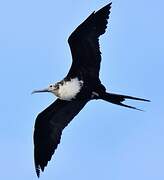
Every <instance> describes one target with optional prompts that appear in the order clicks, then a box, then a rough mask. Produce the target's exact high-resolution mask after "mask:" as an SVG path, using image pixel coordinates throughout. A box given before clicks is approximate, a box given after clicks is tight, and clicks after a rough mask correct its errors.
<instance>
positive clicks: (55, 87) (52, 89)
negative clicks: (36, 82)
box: [32, 83, 59, 96]
mask: <svg viewBox="0 0 164 180" xmlns="http://www.w3.org/2000/svg"><path fill="white" fill-rule="evenodd" d="M41 92H51V93H53V94H54V95H56V96H58V92H59V83H56V84H50V85H49V86H48V88H45V89H41V90H35V91H33V92H32V94H34V93H41Z"/></svg>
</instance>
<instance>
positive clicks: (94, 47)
mask: <svg viewBox="0 0 164 180" xmlns="http://www.w3.org/2000/svg"><path fill="white" fill-rule="evenodd" d="M111 4H112V3H109V4H107V5H106V6H104V7H103V8H101V9H100V10H98V11H97V12H93V13H92V14H91V15H90V16H89V17H88V18H87V19H86V20H85V21H84V22H83V23H82V24H80V25H79V26H78V27H77V28H76V29H75V31H74V32H73V33H72V34H71V35H70V37H69V38H68V43H69V46H70V49H71V53H72V65H71V68H70V70H69V72H68V74H67V75H66V77H65V78H64V79H63V80H61V81H60V82H57V83H56V84H52V85H50V86H49V87H48V88H46V89H43V90H36V91H33V93H40V92H51V93H52V94H54V95H56V96H57V100H56V101H55V102H53V103H52V104H51V105H50V106H49V107H47V108H46V109H45V110H44V111H42V112H41V113H40V114H39V115H38V116H37V118H36V122H35V127H34V161H35V169H36V173H37V176H38V177H39V176H40V171H44V169H45V167H46V166H47V164H48V161H50V160H51V157H52V155H53V154H54V152H55V150H56V148H57V146H58V144H59V143H60V139H61V135H62V131H63V129H64V128H65V127H66V126H67V125H68V124H69V122H70V121H71V120H72V119H73V118H74V117H75V116H76V115H77V114H78V113H79V112H80V111H81V110H82V108H83V107H84V106H85V105H86V104H87V103H88V102H89V101H90V100H95V99H101V100H105V101H107V102H110V103H113V104H117V105H120V106H124V107H127V108H131V109H136V110H140V109H137V108H135V107H133V106H129V105H126V104H123V101H124V100H126V99H132V100H140V101H149V100H146V99H142V98H137V97H132V96H127V95H120V94H114V93H108V92H106V88H105V87H104V85H103V84H102V83H101V81H100V78H99V71H100V63H101V52H100V48H99V37H100V36H101V35H102V34H104V33H105V30H106V28H107V23H108V22H107V20H108V18H109V14H110V9H111Z"/></svg>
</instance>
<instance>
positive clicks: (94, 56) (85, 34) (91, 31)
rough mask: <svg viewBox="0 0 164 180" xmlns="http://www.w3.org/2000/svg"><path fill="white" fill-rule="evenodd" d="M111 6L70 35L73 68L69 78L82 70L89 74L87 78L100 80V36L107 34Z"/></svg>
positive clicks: (103, 9) (93, 14)
mask: <svg viewBox="0 0 164 180" xmlns="http://www.w3.org/2000/svg"><path fill="white" fill-rule="evenodd" d="M111 4H112V3H109V4H108V5H106V6H105V7H103V8H102V9H100V10H99V11H97V12H96V13H95V12H93V13H92V14H91V15H90V16H89V17H88V18H87V19H86V20H85V21H84V22H83V23H82V24H81V25H79V26H78V27H77V28H76V29H75V31H74V32H73V33H72V34H71V35H70V37H69V39H68V43H69V45H70V49H71V53H72V59H73V62H72V66H71V68H70V71H69V73H68V75H67V77H73V76H76V75H77V74H78V72H79V71H80V70H82V71H83V70H84V71H85V72H87V73H88V74H87V78H88V77H91V78H93V79H97V78H99V70H100V62H101V52H100V48H99V36H100V35H102V34H104V33H105V29H106V27H107V23H108V22H107V20H108V18H109V14H110V9H111Z"/></svg>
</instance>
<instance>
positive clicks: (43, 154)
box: [34, 99, 88, 177]
mask: <svg viewBox="0 0 164 180" xmlns="http://www.w3.org/2000/svg"><path fill="white" fill-rule="evenodd" d="M87 102H88V100H77V99H76V100H73V101H63V100H60V99H57V100H56V101H55V102H54V103H52V104H51V105H50V106H49V107H48V108H46V109H45V110H44V111H43V112H41V113H40V114H39V115H38V116H37V118H36V122H35V128H34V160H35V168H36V173H37V175H38V177H39V175H40V169H41V170H42V171H44V168H45V166H47V163H48V161H50V160H51V157H52V155H53V154H54V151H55V149H56V148H57V146H58V144H59V143H60V138H61V134H62V130H63V129H64V128H65V127H66V126H67V125H68V123H69V122H70V121H71V120H72V119H73V118H74V117H75V116H76V115H77V114H78V113H79V112H80V110H81V109H82V108H83V107H84V106H85V104H86V103H87Z"/></svg>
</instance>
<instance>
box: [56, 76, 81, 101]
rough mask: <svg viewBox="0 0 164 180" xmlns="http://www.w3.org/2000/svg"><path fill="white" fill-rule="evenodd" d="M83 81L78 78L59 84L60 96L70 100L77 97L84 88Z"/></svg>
mask: <svg viewBox="0 0 164 180" xmlns="http://www.w3.org/2000/svg"><path fill="white" fill-rule="evenodd" d="M82 85H83V81H79V79H78V78H74V79H71V80H70V81H66V82H64V84H63V85H61V84H60V85H59V91H58V96H59V98H60V99H62V100H67V101H70V100H71V99H73V98H75V97H76V95H77V94H78V93H79V92H80V89H81V88H82Z"/></svg>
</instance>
